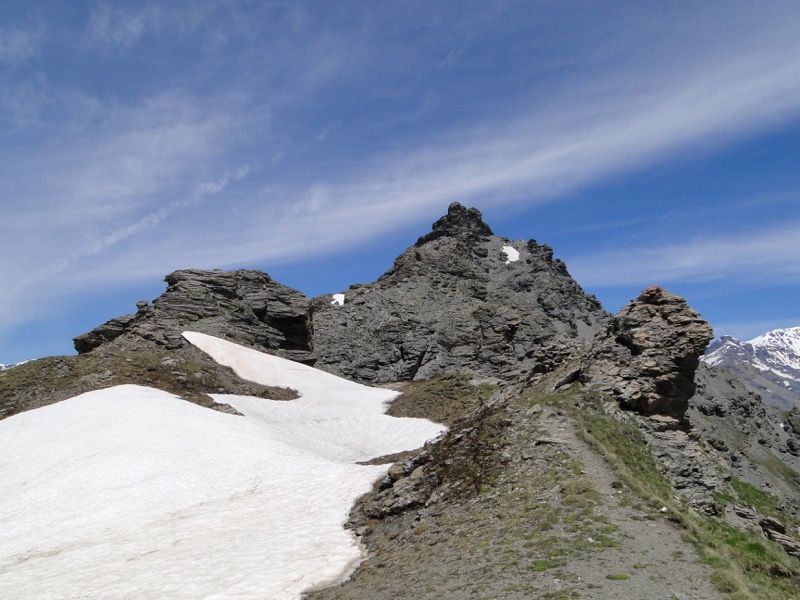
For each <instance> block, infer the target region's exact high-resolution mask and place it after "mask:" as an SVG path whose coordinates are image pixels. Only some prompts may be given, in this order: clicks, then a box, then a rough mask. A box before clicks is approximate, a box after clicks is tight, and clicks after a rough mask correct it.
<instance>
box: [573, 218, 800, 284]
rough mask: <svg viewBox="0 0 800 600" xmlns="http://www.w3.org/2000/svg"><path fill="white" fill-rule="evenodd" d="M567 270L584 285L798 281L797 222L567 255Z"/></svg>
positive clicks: (799, 243)
mask: <svg viewBox="0 0 800 600" xmlns="http://www.w3.org/2000/svg"><path fill="white" fill-rule="evenodd" d="M569 267H570V272H571V273H572V274H573V276H574V277H575V278H576V279H577V280H578V281H580V282H581V284H582V285H585V286H589V287H610V286H622V285H649V284H666V283H669V282H673V281H682V282H714V281H719V280H726V281H732V282H736V283H738V284H741V285H752V284H788V283H800V223H790V224H786V225H783V226H779V227H773V228H772V229H769V230H765V231H759V232H757V233H752V234H750V235H741V234H735V233H733V232H732V233H731V235H729V236H727V237H716V238H713V239H702V240H694V241H685V242H676V243H674V244H668V245H652V246H649V245H648V246H640V247H626V248H625V249H620V250H611V251H599V252H592V253H591V254H588V255H583V256H575V257H571V258H570V259H569Z"/></svg>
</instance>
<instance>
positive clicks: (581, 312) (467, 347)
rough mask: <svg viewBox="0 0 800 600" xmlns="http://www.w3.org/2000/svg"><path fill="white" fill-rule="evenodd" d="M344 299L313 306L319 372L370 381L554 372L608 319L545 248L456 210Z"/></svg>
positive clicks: (474, 214)
mask: <svg viewBox="0 0 800 600" xmlns="http://www.w3.org/2000/svg"><path fill="white" fill-rule="evenodd" d="M504 246H512V247H513V248H514V249H516V250H517V251H518V252H519V260H517V261H515V262H510V261H509V260H508V259H509V257H508V255H507V254H505V253H504V251H503V247H504ZM344 295H345V302H344V304H343V305H341V306H339V305H332V304H331V301H330V296H325V297H321V298H317V299H315V300H314V301H312V309H311V315H312V326H313V332H314V335H313V337H314V353H315V355H316V357H317V363H316V366H317V367H320V368H323V369H326V370H328V371H331V372H333V373H336V374H339V375H342V376H345V377H349V378H352V379H356V380H360V381H368V382H387V381H400V380H409V379H428V378H431V377H433V376H435V375H437V374H440V373H442V372H445V371H466V372H473V373H475V374H477V375H480V376H484V377H493V378H499V379H503V380H506V381H508V380H512V379H513V378H515V377H516V376H518V375H519V374H520V373H522V372H526V371H531V370H533V371H536V372H540V373H544V372H548V371H550V370H552V369H553V368H554V367H555V366H556V365H558V364H559V363H560V362H561V361H563V360H564V359H565V358H567V357H569V356H571V355H572V354H573V353H574V352H575V350H576V349H577V348H578V347H579V346H580V345H581V343H582V342H583V341H585V340H588V339H590V338H591V336H592V335H593V334H594V332H595V331H596V330H597V329H598V327H599V326H600V325H601V324H602V323H603V322H604V321H605V320H606V319H607V314H606V313H605V312H604V311H603V309H602V308H601V306H600V304H599V302H598V301H597V300H596V299H595V298H594V297H593V296H588V295H586V294H584V293H583V290H581V288H580V286H578V284H577V283H575V281H574V280H573V279H572V277H570V275H569V273H568V272H567V269H566V267H565V266H564V263H563V262H561V261H560V260H554V259H553V255H552V250H551V249H550V248H549V247H547V246H545V245H540V244H537V243H536V242H535V241H533V240H531V241H529V242H512V241H510V240H508V239H506V238H501V237H498V236H496V235H494V234H493V233H492V231H491V229H490V228H489V227H488V225H486V224H485V223H484V222H483V221H482V220H481V215H480V212H478V211H477V210H475V209H469V210H467V209H465V208H464V207H463V206H461V205H460V204H457V203H455V204H453V205H451V206H450V209H449V211H448V214H447V216H445V217H443V218H442V219H439V220H438V221H437V222H436V223H434V225H433V231H432V232H431V233H429V234H427V235H425V236H423V237H421V238H419V240H418V241H417V243H416V244H415V245H414V246H412V247H411V248H409V249H408V250H406V251H405V252H404V253H403V254H402V255H401V256H399V257H398V258H397V260H396V261H395V263H394V265H393V266H392V268H391V269H389V271H387V272H386V273H385V274H384V275H383V276H381V277H380V278H379V279H378V281H376V282H375V283H372V284H369V285H355V286H352V287H351V288H350V289H349V290H347V291H346V292H345V294H344Z"/></svg>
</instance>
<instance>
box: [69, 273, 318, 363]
mask: <svg viewBox="0 0 800 600" xmlns="http://www.w3.org/2000/svg"><path fill="white" fill-rule="evenodd" d="M165 281H166V282H167V286H168V287H167V291H166V292H164V293H163V294H162V295H161V296H159V297H158V298H157V299H156V300H155V301H154V302H153V304H152V305H149V304H148V303H147V302H145V301H142V302H138V303H137V308H138V312H137V313H136V314H132V315H126V316H123V317H118V318H116V319H112V320H110V321H108V322H107V323H104V324H103V325H100V326H99V327H97V328H95V329H93V330H92V331H90V332H88V333H85V334H83V335H79V336H78V337H76V338H75V349H76V350H77V351H78V353H79V354H84V353H86V352H90V351H92V350H94V349H95V348H98V347H100V346H102V345H104V344H107V343H109V342H111V341H116V343H117V344H118V345H120V344H122V345H124V346H127V347H135V346H136V345H137V344H140V343H142V342H145V343H151V344H155V345H156V346H158V347H160V348H164V349H168V350H171V349H178V348H184V347H186V346H187V342H186V341H185V340H184V339H183V337H181V333H182V332H183V331H186V330H187V329H189V330H192V331H200V332H202V333H208V334H210V335H214V336H218V337H222V338H225V339H228V340H231V341H233V342H237V343H240V344H244V345H247V346H252V347H254V348H258V349H261V350H267V351H270V352H272V353H274V354H278V355H280V356H283V357H285V358H290V359H293V360H297V361H300V362H313V359H312V356H311V339H310V335H309V330H308V326H307V317H306V313H307V305H308V300H307V299H306V297H305V296H304V295H303V294H301V293H300V292H298V291H297V290H293V289H292V288H289V287H286V286H285V285H281V284H280V283H278V282H276V281H274V280H273V279H272V278H270V276H269V275H267V274H266V273H262V272H261V271H247V270H239V271H230V272H224V271H218V270H214V271H199V270H181V271H175V272H174V273H171V274H169V275H167V277H166V278H165Z"/></svg>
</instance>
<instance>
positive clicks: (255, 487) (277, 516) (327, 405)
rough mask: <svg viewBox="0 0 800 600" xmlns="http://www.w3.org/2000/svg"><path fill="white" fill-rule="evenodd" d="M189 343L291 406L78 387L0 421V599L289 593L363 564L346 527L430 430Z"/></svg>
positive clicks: (359, 399)
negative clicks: (375, 460) (213, 402)
mask: <svg viewBox="0 0 800 600" xmlns="http://www.w3.org/2000/svg"><path fill="white" fill-rule="evenodd" d="M186 337H187V339H189V341H191V342H192V343H194V344H195V345H197V346H198V347H200V348H201V349H202V350H204V351H205V352H207V353H208V354H210V355H211V356H212V357H213V358H214V359H216V360H218V361H219V362H221V363H223V364H227V365H230V366H231V367H233V368H234V369H235V370H236V371H237V372H238V373H239V374H240V375H242V376H243V377H246V378H248V379H252V380H254V381H258V382H260V383H265V384H270V385H283V386H289V387H292V388H294V389H296V390H297V391H298V392H299V393H300V394H301V397H300V398H299V399H297V400H293V401H288V402H286V401H283V402H278V401H270V400H262V399H256V398H248V397H240V396H225V395H217V396H215V398H216V399H217V400H219V401H221V402H228V403H230V404H232V405H233V406H235V407H236V408H237V409H238V410H239V411H240V412H242V413H243V414H244V415H245V416H244V417H238V416H233V415H227V414H223V413H219V412H216V411H212V410H209V409H206V408H201V407H199V406H196V405H194V404H190V403H188V402H185V401H183V400H179V399H178V398H176V397H174V396H172V395H170V394H168V393H166V392H163V391H160V390H155V389H152V388H146V387H141V386H135V385H124V386H118V387H114V388H110V389H107V390H102V391H97V392H90V393H87V394H82V395H80V396H77V397H75V398H72V399H70V400H66V401H64V402H59V403H57V404H54V405H51V406H47V407H43V408H39V409H36V410H32V411H28V412H25V413H22V414H19V415H16V416H14V417H10V418H8V419H5V420H4V421H1V422H0V481H2V487H0V530H1V531H2V532H3V535H2V536H0V597H3V598H11V597H16V598H26V599H32V598H78V597H80V598H167V597H168V598H269V599H270V600H279V599H295V598H298V597H299V595H300V593H301V592H302V591H303V590H307V589H308V588H310V587H312V586H315V585H319V584H320V583H325V582H327V581H333V580H336V579H337V578H339V577H340V576H342V574H344V573H346V572H347V571H348V570H349V568H351V567H352V565H354V564H355V563H356V562H357V561H358V560H359V559H360V550H359V548H358V547H357V545H356V543H355V541H354V540H353V538H352V536H351V535H350V534H349V533H347V532H346V531H345V530H344V529H343V528H342V524H343V522H344V520H345V519H346V517H347V514H348V511H349V509H350V506H351V505H352V503H353V501H354V500H355V499H356V498H357V497H358V496H359V495H360V494H362V493H364V492H366V491H367V490H368V489H369V488H370V485H371V482H372V481H373V480H375V479H376V478H377V477H380V476H381V475H382V474H383V473H385V471H386V467H385V466H369V467H367V466H359V465H355V464H353V463H354V461H358V460H363V459H366V458H370V457H373V456H377V455H382V454H387V453H390V452H395V451H398V450H400V449H403V448H406V449H407V448H413V447H416V446H419V445H421V444H422V443H423V442H424V441H425V440H427V439H429V438H431V437H433V436H435V435H437V434H438V433H439V432H440V431H441V430H442V427H441V426H438V425H436V424H434V423H431V422H430V421H426V420H422V419H395V418H392V417H389V416H386V415H384V414H383V410H384V408H385V402H386V401H387V400H389V399H391V398H392V397H393V396H394V395H395V393H394V392H391V391H388V390H382V389H376V388H368V387H366V386H361V385H358V384H355V383H352V382H349V381H345V380H342V379H339V378H337V377H335V376H333V375H330V374H327V373H323V372H321V371H317V370H315V369H312V368H310V367H306V366H304V365H300V364H297V363H292V362H290V361H286V360H283V359H280V358H277V357H273V356H268V355H265V354H261V353H258V352H256V351H254V350H248V349H245V348H242V347H240V346H236V345H235V344H231V343H229V342H224V341H222V340H218V339H216V338H212V337H210V336H206V335H203V334H198V333H193V334H189V333H187V334H186Z"/></svg>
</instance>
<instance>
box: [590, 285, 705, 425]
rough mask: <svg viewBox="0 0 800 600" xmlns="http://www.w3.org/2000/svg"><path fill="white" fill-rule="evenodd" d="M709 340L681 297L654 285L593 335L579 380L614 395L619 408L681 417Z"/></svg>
mask: <svg viewBox="0 0 800 600" xmlns="http://www.w3.org/2000/svg"><path fill="white" fill-rule="evenodd" d="M712 337H713V335H712V329H711V326H710V325H709V324H708V323H707V322H706V321H704V320H703V319H701V318H700V315H699V313H698V312H697V311H695V310H693V309H692V308H690V307H689V306H688V305H687V304H686V301H685V300H684V299H683V298H681V297H680V296H676V295H675V294H672V293H670V292H668V291H666V290H664V289H662V288H660V287H657V286H652V287H649V288H647V289H646V290H644V292H642V294H641V295H640V296H639V297H638V298H636V299H635V300H633V301H632V302H630V303H628V304H627V305H626V306H624V307H623V308H622V310H620V312H619V313H618V314H617V315H615V316H614V317H613V318H612V319H611V320H610V321H609V322H608V323H607V324H606V326H605V327H603V329H602V330H601V331H600V332H599V333H598V334H597V336H596V337H595V338H594V340H593V341H592V345H591V348H590V350H589V351H588V353H587V354H586V356H585V357H584V358H583V360H582V363H581V372H580V379H581V381H582V382H584V383H587V384H593V385H596V386H598V387H599V388H600V389H602V390H603V391H606V392H608V393H610V394H612V395H613V396H614V397H615V398H616V399H617V400H618V401H619V403H620V405H621V406H622V407H623V408H626V409H629V410H634V411H636V412H638V413H640V414H643V415H666V416H669V417H673V418H676V419H683V417H684V415H685V413H686V410H687V408H688V407H689V398H691V397H692V395H693V394H694V391H695V383H694V376H695V371H696V370H697V367H698V364H699V360H700V356H701V355H702V354H703V351H704V350H705V348H706V346H707V345H708V343H709V341H710V340H711V338H712Z"/></svg>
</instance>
